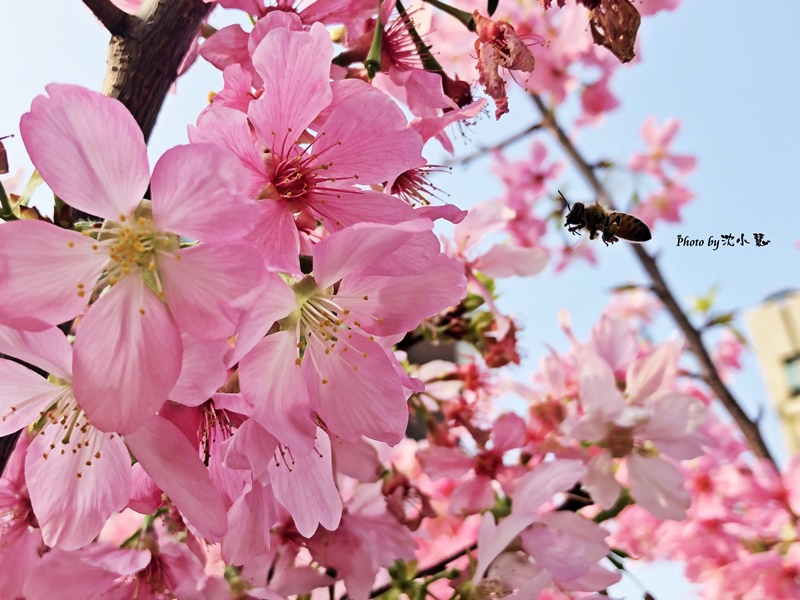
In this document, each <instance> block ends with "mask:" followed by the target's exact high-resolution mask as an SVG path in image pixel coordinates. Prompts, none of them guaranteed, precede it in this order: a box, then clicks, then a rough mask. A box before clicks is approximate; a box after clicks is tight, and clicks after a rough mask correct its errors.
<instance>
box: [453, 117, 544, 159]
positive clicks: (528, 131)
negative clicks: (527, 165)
mask: <svg viewBox="0 0 800 600" xmlns="http://www.w3.org/2000/svg"><path fill="white" fill-rule="evenodd" d="M542 127H543V125H542V123H534V124H533V125H529V126H528V127H526V128H525V129H523V130H522V131H518V132H517V133H515V134H514V135H511V136H509V137H507V138H506V139H504V140H502V141H500V142H497V143H496V144H495V145H494V146H490V147H488V148H487V147H485V146H482V147H480V148H478V149H477V150H475V152H471V153H470V154H467V155H466V156H462V157H461V158H456V159H454V160H450V161H447V162H446V163H445V166H447V167H452V166H455V165H467V164H469V163H471V162H472V161H473V160H475V159H477V158H481V157H482V156H483V155H485V154H486V153H487V152H494V151H496V150H502V149H503V148H505V147H506V146H510V145H511V144H513V143H515V142H518V141H519V140H521V139H524V138H525V137H527V136H528V135H529V134H531V133H533V132H534V131H538V130H540V129H542Z"/></svg>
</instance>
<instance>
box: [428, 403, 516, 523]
mask: <svg viewBox="0 0 800 600" xmlns="http://www.w3.org/2000/svg"><path fill="white" fill-rule="evenodd" d="M525 441H526V429H525V422H524V421H523V420H522V418H520V417H519V416H518V415H515V414H513V413H507V414H505V415H503V416H502V417H500V418H499V419H498V420H497V421H496V422H495V424H494V426H493V427H492V434H491V437H490V440H489V442H490V443H489V446H488V447H487V448H485V449H483V450H482V451H480V452H478V453H477V454H475V455H474V456H469V455H468V454H466V453H465V452H464V450H463V449H462V448H460V447H458V446H455V447H451V448H449V447H446V446H430V447H428V448H424V449H422V450H420V451H419V452H418V453H417V456H418V458H419V460H420V462H421V463H422V465H423V468H424V470H425V472H426V473H427V474H428V475H429V476H430V477H431V478H432V479H434V480H436V479H439V478H440V477H450V478H452V479H456V480H458V479H460V480H461V481H459V483H458V484H457V485H456V487H455V488H454V489H453V491H452V494H451V496H450V506H449V510H450V512H451V513H452V514H455V515H466V514H471V513H476V512H481V511H484V510H488V509H489V508H491V507H492V505H493V504H494V501H495V493H494V489H493V487H492V481H493V480H497V481H499V482H500V483H501V484H503V483H505V482H510V481H511V480H513V479H515V475H517V474H518V472H519V470H518V469H515V468H514V467H512V466H507V465H504V464H503V455H504V454H506V452H508V451H510V450H514V449H516V448H521V447H522V446H523V445H524V444H525ZM464 475H466V477H463V476H464ZM506 491H507V492H510V491H511V488H510V487H509V488H508V489H506Z"/></svg>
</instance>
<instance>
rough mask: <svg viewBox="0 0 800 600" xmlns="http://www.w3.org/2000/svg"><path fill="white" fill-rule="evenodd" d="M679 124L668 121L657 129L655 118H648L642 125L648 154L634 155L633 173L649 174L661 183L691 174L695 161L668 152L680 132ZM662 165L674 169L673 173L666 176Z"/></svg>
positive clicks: (685, 155)
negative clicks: (648, 148) (648, 147)
mask: <svg viewBox="0 0 800 600" xmlns="http://www.w3.org/2000/svg"><path fill="white" fill-rule="evenodd" d="M680 127H681V122H680V121H679V120H678V119H668V120H667V121H666V122H665V123H664V125H662V126H661V127H659V126H658V125H657V124H656V119H655V117H649V118H648V119H647V120H646V121H645V122H644V125H642V137H643V138H644V141H645V143H646V144H647V145H648V146H650V152H649V154H634V155H633V156H632V157H631V160H630V165H629V166H630V168H631V170H633V171H639V172H642V173H649V174H651V175H653V176H654V177H657V178H659V179H660V180H661V181H664V182H667V181H671V180H672V179H675V178H680V177H683V176H684V175H686V174H688V173H690V172H692V171H693V170H694V168H695V167H696V166H697V159H695V158H694V157H693V156H690V155H687V154H675V153H673V152H670V149H669V147H670V145H671V144H672V141H673V140H674V139H675V136H676V135H677V134H678V131H679V130H680ZM664 165H669V166H670V167H672V168H673V169H675V173H674V174H672V175H668V174H667V172H666V171H665V170H664Z"/></svg>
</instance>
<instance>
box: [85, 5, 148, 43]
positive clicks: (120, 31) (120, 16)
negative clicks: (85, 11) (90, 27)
mask: <svg viewBox="0 0 800 600" xmlns="http://www.w3.org/2000/svg"><path fill="white" fill-rule="evenodd" d="M83 3H84V4H85V5H86V6H88V7H89V10H91V11H92V12H93V13H94V16H95V17H97V18H98V20H99V21H100V22H101V23H102V24H103V26H104V27H105V28H106V29H108V32H109V33H110V34H111V35H125V34H126V32H127V31H128V29H129V28H130V27H131V26H132V25H133V24H134V23H135V22H136V20H137V19H136V17H133V16H131V15H129V14H128V13H126V12H125V11H123V10H120V9H119V8H117V7H116V6H114V5H113V4H111V2H109V0H83Z"/></svg>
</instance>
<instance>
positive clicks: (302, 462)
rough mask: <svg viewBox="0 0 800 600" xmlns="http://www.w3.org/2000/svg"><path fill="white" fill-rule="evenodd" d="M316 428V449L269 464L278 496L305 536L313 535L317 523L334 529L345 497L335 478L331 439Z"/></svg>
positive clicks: (274, 488) (337, 524)
mask: <svg viewBox="0 0 800 600" xmlns="http://www.w3.org/2000/svg"><path fill="white" fill-rule="evenodd" d="M317 431H318V433H317V441H316V450H315V451H314V452H311V453H309V454H307V455H306V456H304V457H302V458H296V457H295V458H294V460H293V461H292V462H291V463H290V464H281V465H276V464H274V463H273V464H271V465H270V478H271V479H272V486H273V490H274V492H275V498H276V499H277V500H278V502H280V503H281V504H282V505H283V506H284V507H285V508H286V509H287V510H288V511H289V512H290V513H291V515H292V518H293V519H294V524H295V526H296V527H297V531H299V532H300V535H302V536H304V537H311V536H312V535H314V532H315V531H316V530H317V525H322V526H323V527H324V528H325V529H328V530H330V531H333V530H334V529H336V528H337V527H338V526H339V520H340V519H341V518H342V499H341V498H340V497H339V490H337V489H336V484H335V483H334V481H333V465H332V464H331V443H330V439H329V438H328V436H327V434H326V433H325V432H324V431H322V430H321V429H318V430H317ZM285 459H288V455H287V456H286V457H285Z"/></svg>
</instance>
